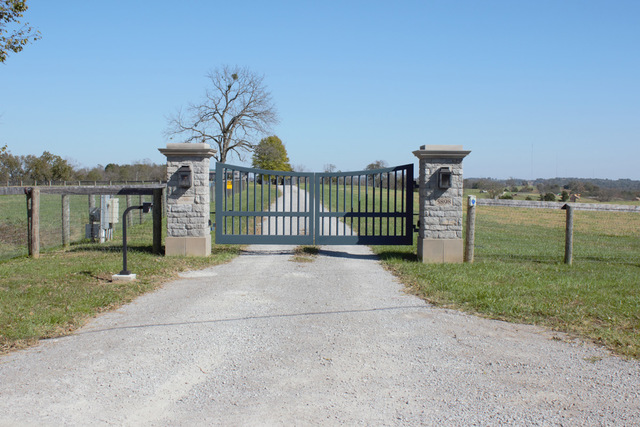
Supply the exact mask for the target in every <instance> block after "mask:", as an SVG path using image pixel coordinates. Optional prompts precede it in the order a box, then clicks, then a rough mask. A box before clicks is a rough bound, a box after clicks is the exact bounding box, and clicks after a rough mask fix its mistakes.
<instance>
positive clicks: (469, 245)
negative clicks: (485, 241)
mask: <svg viewBox="0 0 640 427" xmlns="http://www.w3.org/2000/svg"><path fill="white" fill-rule="evenodd" d="M472 198H473V199H472ZM468 201H469V202H468V203H467V233H466V240H465V247H464V260H465V262H473V250H474V246H475V240H476V204H475V196H469V197H468Z"/></svg>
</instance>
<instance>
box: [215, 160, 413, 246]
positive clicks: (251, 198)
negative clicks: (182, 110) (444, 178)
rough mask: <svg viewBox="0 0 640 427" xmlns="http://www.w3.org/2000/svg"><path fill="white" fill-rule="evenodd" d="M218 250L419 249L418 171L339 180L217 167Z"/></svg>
mask: <svg viewBox="0 0 640 427" xmlns="http://www.w3.org/2000/svg"><path fill="white" fill-rule="evenodd" d="M215 186H216V196H215V202H216V209H215V210H216V217H215V218H216V243H240V244H296V245H313V244H315V245H354V244H363V245H411V244H413V231H414V230H413V164H408V165H403V166H397V167H392V168H385V169H377V170H368V171H358V172H339V173H306V172H281V171H269V170H261V169H250V168H244V167H240V166H231V165H227V164H224V163H217V164H216V183H215Z"/></svg>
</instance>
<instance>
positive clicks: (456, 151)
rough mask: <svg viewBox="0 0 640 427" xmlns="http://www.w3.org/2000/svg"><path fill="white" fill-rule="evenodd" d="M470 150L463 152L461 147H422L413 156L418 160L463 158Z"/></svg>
mask: <svg viewBox="0 0 640 427" xmlns="http://www.w3.org/2000/svg"><path fill="white" fill-rule="evenodd" d="M469 153H471V151H470V150H463V149H462V145H423V146H421V147H420V149H419V150H417V151H414V152H413V154H414V155H415V156H416V157H417V158H419V159H424V158H448V159H450V158H464V157H466V156H467V155H468V154H469Z"/></svg>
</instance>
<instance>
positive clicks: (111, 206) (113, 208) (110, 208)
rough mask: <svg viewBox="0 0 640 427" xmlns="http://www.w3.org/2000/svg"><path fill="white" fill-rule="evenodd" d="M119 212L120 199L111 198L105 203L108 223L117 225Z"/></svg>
mask: <svg viewBox="0 0 640 427" xmlns="http://www.w3.org/2000/svg"><path fill="white" fill-rule="evenodd" d="M119 212H120V199H118V198H117V197H113V198H111V199H109V200H108V201H107V213H108V215H109V223H111V224H117V223H118V216H119V215H118V213H119Z"/></svg>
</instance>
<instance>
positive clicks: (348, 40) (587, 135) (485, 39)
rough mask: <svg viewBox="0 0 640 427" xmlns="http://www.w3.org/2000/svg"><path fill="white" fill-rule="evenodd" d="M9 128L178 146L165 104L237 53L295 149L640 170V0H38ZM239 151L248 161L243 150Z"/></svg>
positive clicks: (113, 153) (350, 161)
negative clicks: (456, 152)
mask: <svg viewBox="0 0 640 427" xmlns="http://www.w3.org/2000/svg"><path fill="white" fill-rule="evenodd" d="M28 5H29V7H30V8H29V10H28V11H27V13H26V15H25V19H26V20H27V21H28V22H29V23H30V24H31V25H33V26H35V27H37V28H38V29H39V30H40V32H41V33H42V40H40V41H38V42H36V43H34V44H32V45H29V46H27V47H26V48H25V50H24V51H23V52H20V53H18V54H14V55H11V56H10V57H9V59H8V60H7V62H6V63H5V64H4V65H0V144H1V145H4V144H7V145H8V146H9V150H10V151H11V152H12V153H14V154H37V155H39V154H41V153H42V152H43V151H45V150H48V151H51V152H53V153H54V154H58V155H60V156H62V157H64V158H68V159H72V160H73V161H74V163H76V164H77V165H80V166H89V167H92V166H95V165H97V164H102V165H106V164H108V163H121V164H122V163H129V162H132V161H137V160H143V159H149V160H151V161H152V162H156V163H161V162H164V158H163V156H162V155H161V154H160V153H159V152H158V150H157V149H158V148H159V147H163V146H165V145H166V143H167V140H166V139H165V137H164V136H163V131H164V130H165V128H166V125H167V117H168V116H169V115H171V114H172V113H174V112H175V111H176V110H177V109H178V108H179V107H180V106H185V105H186V104H187V103H188V102H190V101H194V102H195V101H198V100H199V99H200V98H201V97H202V96H203V95H204V91H205V88H206V85H207V80H206V78H205V75H206V74H207V72H208V71H209V70H212V69H214V68H216V67H219V66H221V65H224V64H229V65H239V66H246V67H249V68H250V69H251V70H253V71H254V72H256V73H258V74H262V75H264V78H265V80H264V82H265V84H266V85H267V86H268V88H269V90H270V91H271V94H272V97H273V100H274V102H275V104H276V106H277V109H278V112H279V116H280V123H279V124H278V125H277V126H276V127H275V128H274V129H273V133H274V134H276V135H278V136H279V137H280V138H281V139H282V140H283V142H284V143H285V145H286V147H287V151H288V153H289V157H290V159H291V163H292V164H294V165H303V166H305V167H306V169H307V170H310V171H317V170H322V169H323V167H324V165H325V164H329V163H331V164H334V165H335V166H336V167H337V168H338V169H340V170H358V169H362V168H364V167H365V166H366V165H367V164H369V163H371V162H373V161H375V160H378V159H383V160H385V161H387V163H388V164H390V165H396V164H405V163H411V162H415V161H416V159H415V157H414V156H413V154H412V151H414V150H416V149H418V148H419V147H420V146H421V145H424V144H462V145H464V147H465V149H469V150H472V153H471V154H470V155H469V157H467V159H466V160H465V163H464V168H465V176H466V177H485V176H490V177H497V178H509V177H518V178H526V179H532V178H537V177H543V178H549V177H555V176H574V177H583V178H589V177H598V178H611V179H617V178H630V179H640V167H638V162H639V158H640V47H639V46H640V2H638V1H635V0H634V1H590V0H575V1H573V0H555V1H545V0H535V1H533V0H532V1H525V0H520V1H515V0H503V1H483V0H473V1H456V0H441V1H401V0H400V1H396V2H390V1H384V2H380V1H374V0H368V1H348V0H343V1H332V0H324V1H313V2H311V1H303V0H298V1H269V2H265V1H235V2H234V1H224V2H219V1H188V0H185V1H182V2H176V1H164V0H155V1H132V0H130V1H117V0H113V1H109V2H105V1H100V2H99V1H81V0H76V1H64V0H60V1H51V0H29V1H28ZM230 163H235V164H241V163H240V162H239V161H238V160H237V159H233V160H232V161H230Z"/></svg>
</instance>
